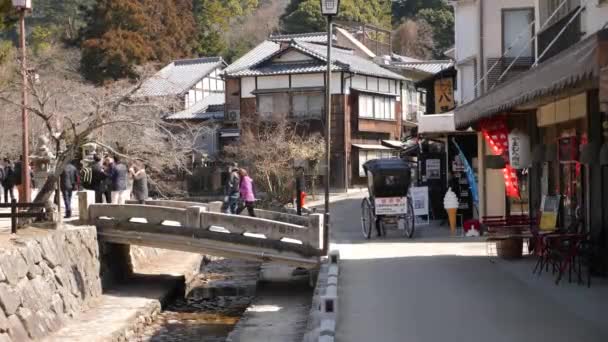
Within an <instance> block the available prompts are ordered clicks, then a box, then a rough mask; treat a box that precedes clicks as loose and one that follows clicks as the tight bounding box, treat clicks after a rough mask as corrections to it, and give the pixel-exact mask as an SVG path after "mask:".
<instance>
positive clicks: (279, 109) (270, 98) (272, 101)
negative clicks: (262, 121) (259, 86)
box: [257, 93, 289, 118]
mask: <svg viewBox="0 0 608 342" xmlns="http://www.w3.org/2000/svg"><path fill="white" fill-rule="evenodd" d="M257 102H258V112H259V113H260V116H261V117H263V118H270V117H272V116H275V115H277V116H286V115H287V113H288V112H289V97H288V95H287V93H277V94H265V95H258V98H257Z"/></svg>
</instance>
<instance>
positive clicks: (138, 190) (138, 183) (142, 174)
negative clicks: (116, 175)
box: [129, 160, 148, 204]
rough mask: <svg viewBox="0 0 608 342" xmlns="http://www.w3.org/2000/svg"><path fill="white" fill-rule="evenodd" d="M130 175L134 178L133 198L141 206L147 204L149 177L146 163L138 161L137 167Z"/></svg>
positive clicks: (130, 171)
mask: <svg viewBox="0 0 608 342" xmlns="http://www.w3.org/2000/svg"><path fill="white" fill-rule="evenodd" d="M129 174H130V175H131V177H133V191H132V194H133V198H134V199H135V200H136V201H137V202H138V203H139V204H145V201H146V199H147V198H148V176H147V175H146V168H145V166H144V163H143V162H142V161H140V160H138V161H136V162H135V165H133V167H132V168H130V169H129Z"/></svg>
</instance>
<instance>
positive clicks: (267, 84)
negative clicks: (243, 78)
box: [258, 75, 289, 89]
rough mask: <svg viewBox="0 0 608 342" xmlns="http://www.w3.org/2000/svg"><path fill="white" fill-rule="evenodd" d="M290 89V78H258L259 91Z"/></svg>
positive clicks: (284, 76)
mask: <svg viewBox="0 0 608 342" xmlns="http://www.w3.org/2000/svg"><path fill="white" fill-rule="evenodd" d="M280 88H289V76H287V75H282V76H262V77H258V89H280Z"/></svg>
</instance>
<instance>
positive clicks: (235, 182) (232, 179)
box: [225, 163, 241, 214]
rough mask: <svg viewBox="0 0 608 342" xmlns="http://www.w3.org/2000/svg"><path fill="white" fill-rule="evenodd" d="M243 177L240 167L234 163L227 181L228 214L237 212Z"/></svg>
mask: <svg viewBox="0 0 608 342" xmlns="http://www.w3.org/2000/svg"><path fill="white" fill-rule="evenodd" d="M240 184H241V177H240V176H239V168H238V167H237V164H236V163H234V164H232V166H231V167H230V176H229V177H228V182H226V189H225V193H226V200H225V202H226V205H227V207H226V214H236V211H237V209H238V206H239V194H240Z"/></svg>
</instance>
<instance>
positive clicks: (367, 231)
mask: <svg viewBox="0 0 608 342" xmlns="http://www.w3.org/2000/svg"><path fill="white" fill-rule="evenodd" d="M375 221H376V218H375V217H374V211H373V209H372V204H371V202H370V201H369V198H364V199H363V201H361V230H362V231H363V237H365V238H366V239H369V238H371V236H372V226H373V225H374V222H375Z"/></svg>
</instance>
